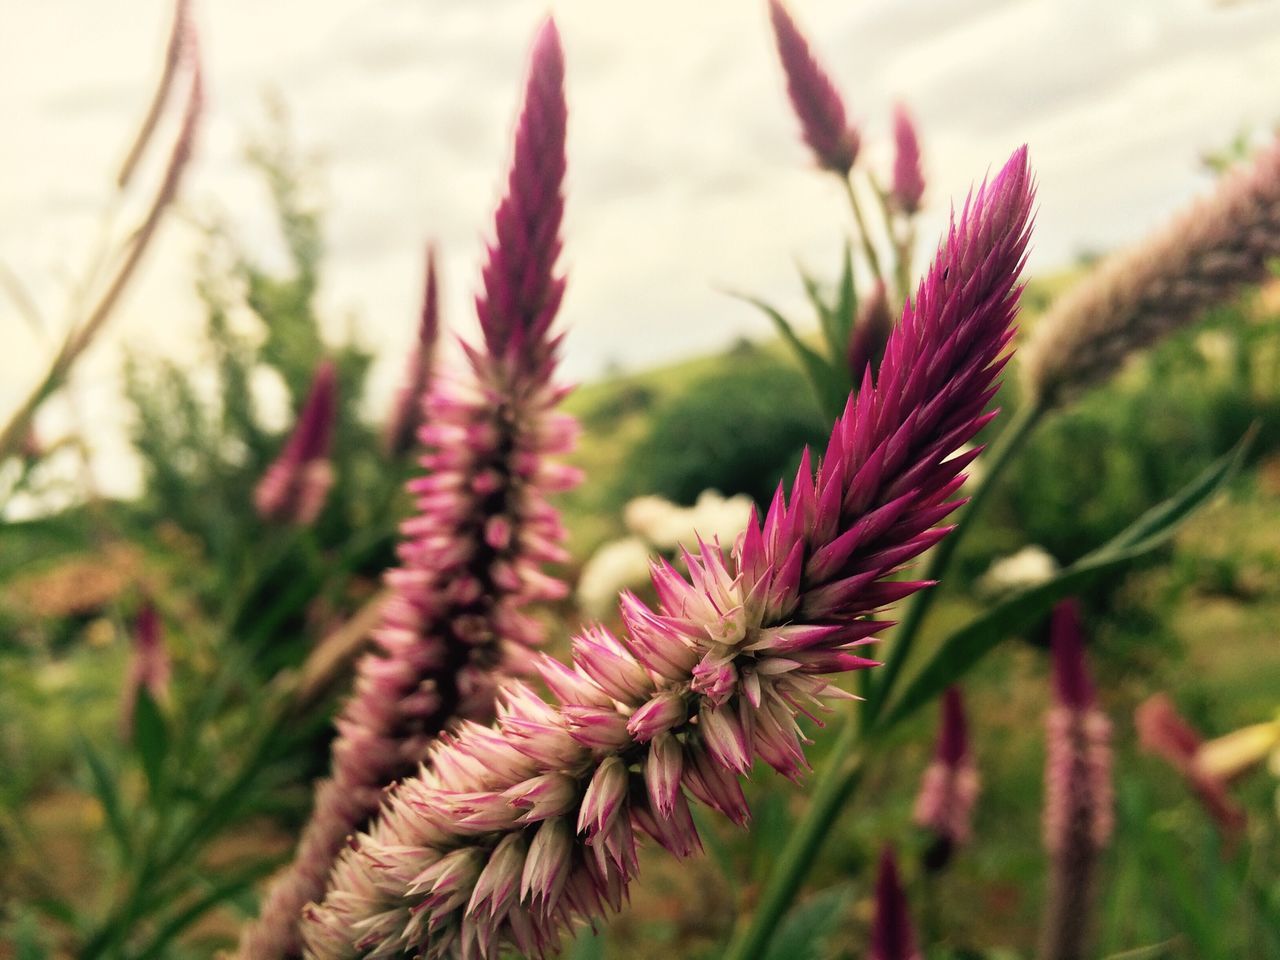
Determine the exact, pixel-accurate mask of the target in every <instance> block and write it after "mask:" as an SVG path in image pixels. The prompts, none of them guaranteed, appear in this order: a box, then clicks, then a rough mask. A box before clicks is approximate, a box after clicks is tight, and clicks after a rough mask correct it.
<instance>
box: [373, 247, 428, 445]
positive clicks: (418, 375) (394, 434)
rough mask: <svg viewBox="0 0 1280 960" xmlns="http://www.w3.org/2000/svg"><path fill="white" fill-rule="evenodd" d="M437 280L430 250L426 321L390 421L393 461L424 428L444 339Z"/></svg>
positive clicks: (388, 431)
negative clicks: (438, 345) (424, 409)
mask: <svg viewBox="0 0 1280 960" xmlns="http://www.w3.org/2000/svg"><path fill="white" fill-rule="evenodd" d="M439 287H440V285H439V281H438V280H437V278H436V248H435V245H434V244H432V245H430V246H428V247H427V279H426V284H425V290H424V292H423V295H422V317H421V319H420V321H419V323H418V341H417V343H415V344H414V348H413V350H412V351H411V352H410V354H409V369H408V370H407V371H406V373H405V378H404V385H403V386H402V387H401V388H400V389H399V390H398V391H397V392H396V398H395V402H394V403H393V404H392V406H391V415H390V416H389V417H388V418H387V429H386V434H385V435H384V437H383V446H384V447H385V448H386V451H387V453H388V454H390V455H391V456H393V457H398V456H402V455H403V454H405V453H407V452H408V451H409V450H410V449H412V447H413V444H414V440H415V439H416V438H417V435H418V428H419V427H420V426H422V406H423V403H424V402H425V401H426V398H427V385H428V383H429V382H430V379H431V367H432V365H433V363H434V362H435V353H436V341H438V340H439V339H440V289H439Z"/></svg>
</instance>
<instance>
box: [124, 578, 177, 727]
mask: <svg viewBox="0 0 1280 960" xmlns="http://www.w3.org/2000/svg"><path fill="white" fill-rule="evenodd" d="M171 673H172V666H171V664H170V662H169V650H168V648H166V647H165V644H164V636H163V633H162V632H161V628H160V614H159V613H157V612H156V608H155V604H153V603H152V602H151V601H150V600H148V601H146V602H145V603H143V605H142V609H141V610H139V611H138V616H137V619H136V620H135V621H134V624H133V652H132V654H131V655H130V657H129V672H128V674H127V675H126V677H125V684H124V696H123V698H122V701H121V704H120V735H121V738H122V739H124V740H130V739H132V738H133V718H134V713H135V712H136V711H137V708H138V694H139V693H140V692H141V691H143V690H146V691H147V694H148V696H150V697H151V699H152V700H154V701H155V702H156V703H164V702H166V701H167V700H168V697H169V678H170V675H171Z"/></svg>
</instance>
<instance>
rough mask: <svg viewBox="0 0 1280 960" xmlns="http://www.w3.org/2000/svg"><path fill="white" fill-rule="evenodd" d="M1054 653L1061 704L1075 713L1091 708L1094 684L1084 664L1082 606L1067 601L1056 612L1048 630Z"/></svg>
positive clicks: (1055, 679)
mask: <svg viewBox="0 0 1280 960" xmlns="http://www.w3.org/2000/svg"><path fill="white" fill-rule="evenodd" d="M1049 643H1050V646H1051V648H1052V650H1053V689H1054V693H1055V694H1056V695H1057V698H1058V702H1059V703H1060V704H1062V705H1063V706H1065V707H1069V708H1071V709H1074V710H1083V709H1086V708H1088V707H1090V706H1092V704H1093V701H1094V698H1095V695H1094V691H1093V681H1092V680H1090V679H1089V672H1088V670H1087V668H1086V667H1085V662H1084V631H1083V630H1082V629H1081V627H1080V606H1079V604H1078V603H1077V602H1076V601H1075V600H1064V601H1062V602H1061V603H1059V604H1058V605H1057V606H1056V607H1054V609H1053V617H1052V621H1051V624H1050V628H1049Z"/></svg>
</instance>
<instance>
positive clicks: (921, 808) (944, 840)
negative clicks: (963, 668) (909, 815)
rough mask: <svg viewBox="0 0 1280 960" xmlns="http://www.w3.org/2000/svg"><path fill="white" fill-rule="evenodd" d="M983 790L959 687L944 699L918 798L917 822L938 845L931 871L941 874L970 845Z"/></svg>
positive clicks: (930, 857) (929, 858)
mask: <svg viewBox="0 0 1280 960" xmlns="http://www.w3.org/2000/svg"><path fill="white" fill-rule="evenodd" d="M979 787H980V781H979V778H978V770H977V768H976V767H975V766H974V763H973V758H972V757H971V755H970V752H969V730H968V724H967V722H966V720H965V713H964V699H963V698H962V697H961V695H960V688H959V687H949V688H947V692H946V693H945V694H944V695H943V698H942V718H941V722H940V724H939V727H938V746H937V750H936V752H935V754H934V758H933V762H932V763H930V764H929V766H928V768H927V769H926V770H925V772H924V780H923V782H922V783H921V785H920V795H919V797H917V798H916V808H915V822H916V823H917V824H919V825H920V826H921V827H924V828H925V829H926V830H928V831H930V832H931V833H932V834H933V835H934V841H935V842H934V844H933V846H932V847H930V849H929V850H928V851H927V852H926V854H925V866H926V867H928V868H929V869H931V870H941V869H942V868H943V867H945V866H946V865H947V863H948V862H949V861H950V859H951V855H952V853H953V852H954V851H955V849H956V848H957V847H960V846H963V845H964V844H966V843H968V842H969V839H970V837H971V835H972V831H973V807H974V804H975V803H976V802H977V799H978V790H979Z"/></svg>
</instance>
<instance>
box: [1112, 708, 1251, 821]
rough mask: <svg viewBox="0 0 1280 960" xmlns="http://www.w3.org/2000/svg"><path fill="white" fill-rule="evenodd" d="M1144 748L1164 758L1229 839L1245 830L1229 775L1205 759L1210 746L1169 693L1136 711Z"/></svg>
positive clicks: (1135, 723) (1136, 725) (1139, 740)
mask: <svg viewBox="0 0 1280 960" xmlns="http://www.w3.org/2000/svg"><path fill="white" fill-rule="evenodd" d="M1133 722H1134V726H1135V727H1136V728H1137V730H1138V742H1139V744H1140V745H1141V746H1142V749H1143V750H1146V751H1147V752H1149V753H1154V754H1156V755H1157V756H1159V757H1161V758H1163V759H1164V760H1165V761H1167V762H1168V763H1169V765H1170V766H1172V767H1173V768H1174V770H1176V771H1177V772H1178V773H1179V774H1181V775H1182V777H1183V779H1184V780H1186V782H1187V786H1188V787H1190V788H1191V792H1192V793H1194V794H1195V796H1196V798H1197V799H1198V800H1199V801H1200V804H1201V805H1202V806H1203V807H1204V809H1205V811H1206V812H1207V813H1208V814H1209V816H1210V817H1211V818H1212V819H1213V822H1214V823H1215V824H1216V825H1217V826H1218V829H1219V830H1220V831H1221V832H1222V834H1223V836H1224V837H1226V838H1227V840H1228V841H1230V840H1233V839H1234V838H1236V837H1238V836H1239V835H1240V833H1241V832H1242V831H1243V830H1244V827H1245V823H1246V818H1245V813H1244V810H1243V809H1241V807H1240V806H1239V804H1237V803H1236V802H1235V800H1233V799H1232V798H1231V794H1230V792H1229V791H1228V789H1227V785H1228V784H1227V777H1226V776H1224V775H1223V773H1220V772H1218V771H1217V770H1215V769H1214V766H1213V765H1211V764H1206V763H1204V762H1203V755H1202V751H1203V750H1204V749H1205V747H1206V746H1207V745H1206V744H1205V743H1204V741H1203V739H1202V738H1201V736H1200V734H1199V733H1197V732H1196V730H1195V729H1194V728H1193V727H1192V726H1191V724H1189V723H1187V721H1186V720H1184V719H1183V718H1182V716H1181V715H1180V714H1179V713H1178V710H1177V708H1176V707H1175V706H1174V705H1173V701H1172V700H1171V699H1170V698H1169V695H1168V694H1166V693H1157V694H1155V695H1154V696H1151V697H1149V698H1148V699H1146V700H1144V701H1143V702H1142V704H1140V705H1139V706H1138V709H1137V710H1135V711H1134V714H1133Z"/></svg>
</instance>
